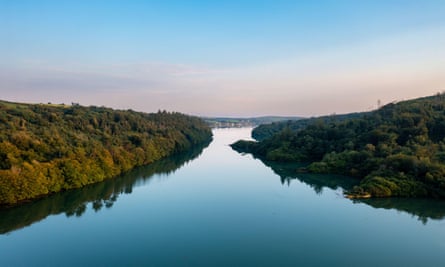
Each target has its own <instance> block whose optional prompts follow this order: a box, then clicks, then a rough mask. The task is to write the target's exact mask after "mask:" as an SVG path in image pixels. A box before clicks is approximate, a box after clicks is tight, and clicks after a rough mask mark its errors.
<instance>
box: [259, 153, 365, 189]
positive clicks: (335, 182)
mask: <svg viewBox="0 0 445 267" xmlns="http://www.w3.org/2000/svg"><path fill="white" fill-rule="evenodd" d="M261 161H262V162H263V163H264V164H265V165H266V166H268V167H269V168H271V169H272V170H273V172H274V173H275V174H277V175H278V176H280V180H281V183H282V184H288V185H289V184H290V182H291V181H292V180H294V179H298V180H299V181H301V182H303V183H305V184H307V185H309V186H310V187H311V188H313V189H314V191H315V192H316V193H317V194H320V193H322V191H323V187H328V188H330V189H333V190H337V189H338V188H343V189H345V190H348V189H350V188H352V187H353V186H354V185H356V184H357V179H355V178H351V177H345V176H341V175H326V174H316V173H302V172H301V171H299V169H302V168H304V166H305V165H304V164H295V163H287V162H273V161H266V160H261Z"/></svg>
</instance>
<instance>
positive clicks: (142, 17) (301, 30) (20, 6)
mask: <svg viewBox="0 0 445 267" xmlns="http://www.w3.org/2000/svg"><path fill="white" fill-rule="evenodd" d="M0 40H1V42H0V58H1V59H2V60H1V61H0V94H1V98H2V99H5V100H11V101H20V102H42V103H46V102H53V103H62V102H63V103H71V102H80V103H81V104H84V105H105V106H111V107H115V108H123V109H127V108H132V109H135V110H140V111H147V112H150V111H156V110H158V109H167V110H175V111H180V112H184V113H191V114H196V115H209V116H257V115H269V114H275V115H303V116H312V115H321V114H330V113H345V112H352V111H364V110H369V109H372V108H375V107H376V104H377V100H379V99H380V100H381V101H382V102H383V103H388V102H391V101H395V100H402V99H407V98H413V97H419V96H425V95H429V94H434V93H436V92H438V91H442V90H445V51H444V50H445V49H443V47H445V1H443V0H442V1H409V0H405V1H391V0H387V1H383V0H381V1H380V0H374V1H371V0H369V1H367V0H361V1H339V0H338V1H334V0H331V1H279V0H278V1H94V0H93V1H20V0H0Z"/></svg>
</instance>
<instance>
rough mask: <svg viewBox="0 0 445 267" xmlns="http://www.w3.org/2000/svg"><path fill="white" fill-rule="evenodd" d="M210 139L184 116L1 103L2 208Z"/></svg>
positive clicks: (194, 120)
mask: <svg viewBox="0 0 445 267" xmlns="http://www.w3.org/2000/svg"><path fill="white" fill-rule="evenodd" d="M211 136H212V133H211V131H210V128H209V127H208V126H207V124H205V123H204V122H203V121H202V120H201V119H199V118H197V117H191V116H187V115H183V114H180V113H169V112H165V111H164V112H158V113H154V114H146V113H141V112H135V111H131V110H128V111H122V110H113V109H109V108H104V107H83V106H80V105H77V104H74V105H70V106H69V105H51V104H20V103H11V102H6V101H0V205H11V204H16V203H19V202H22V201H25V200H28V199H33V198H36V197H39V196H43V195H47V194H51V193H54V192H58V191H63V190H67V189H72V188H79V187H82V186H85V185H88V184H92V183H96V182H99V181H103V180H105V179H109V178H111V177H114V176H116V175H119V174H121V173H123V172H126V171H128V170H130V169H132V168H134V167H135V166H141V165H146V164H150V163H152V162H154V161H156V160H159V159H161V158H164V157H167V156H169V155H172V154H176V153H179V152H183V151H187V150H189V149H191V148H192V147H194V146H196V145H198V144H202V143H204V142H208V141H209V140H211Z"/></svg>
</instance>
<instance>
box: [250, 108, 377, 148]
mask: <svg viewBox="0 0 445 267" xmlns="http://www.w3.org/2000/svg"><path fill="white" fill-rule="evenodd" d="M366 114H368V112H359V113H349V114H342V115H330V116H322V117H313V118H307V119H303V118H300V119H283V120H275V121H271V122H263V124H261V125H259V126H258V127H256V128H255V129H253V130H252V137H253V138H254V139H255V140H258V141H262V140H265V139H267V138H270V137H272V136H273V135H274V134H277V133H279V132H281V131H283V130H284V129H290V130H292V131H299V130H302V129H304V128H305V127H307V126H308V125H310V124H314V123H317V122H322V123H333V122H341V121H344V120H347V119H354V118H360V117H363V116H365V115H366Z"/></svg>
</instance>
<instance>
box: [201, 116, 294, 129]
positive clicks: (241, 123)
mask: <svg viewBox="0 0 445 267" xmlns="http://www.w3.org/2000/svg"><path fill="white" fill-rule="evenodd" d="M203 119H204V120H205V121H206V122H207V123H208V124H209V126H210V127H212V128H233V127H255V126H258V125H260V124H267V123H272V122H278V121H294V120H300V119H302V117H282V116H263V117H252V118H229V117H214V118H212V117H204V118H203Z"/></svg>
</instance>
